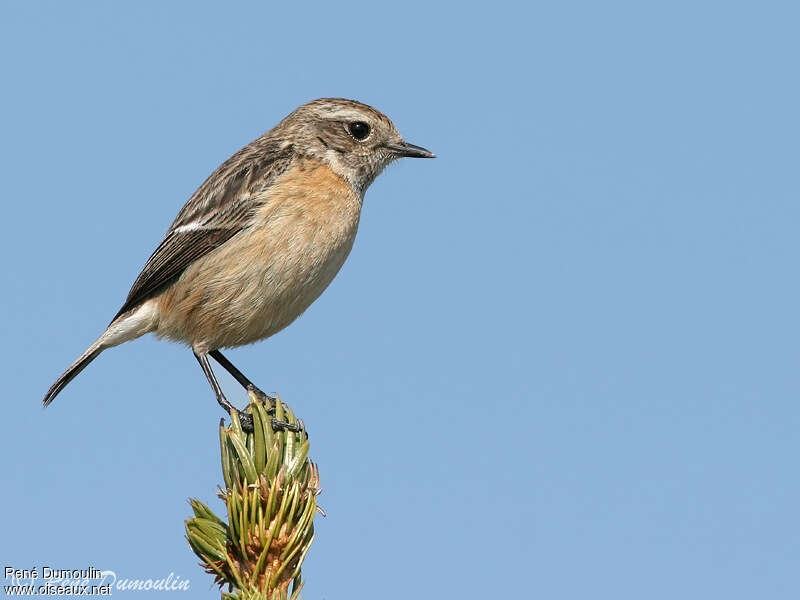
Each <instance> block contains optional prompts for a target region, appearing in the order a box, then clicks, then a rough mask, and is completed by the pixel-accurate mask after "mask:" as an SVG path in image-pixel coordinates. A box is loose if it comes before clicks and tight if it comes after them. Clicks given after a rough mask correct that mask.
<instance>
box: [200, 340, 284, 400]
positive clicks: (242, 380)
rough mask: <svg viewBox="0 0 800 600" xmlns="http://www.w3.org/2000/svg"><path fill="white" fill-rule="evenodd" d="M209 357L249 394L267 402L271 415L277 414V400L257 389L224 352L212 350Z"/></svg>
mask: <svg viewBox="0 0 800 600" xmlns="http://www.w3.org/2000/svg"><path fill="white" fill-rule="evenodd" d="M208 355H209V356H210V357H211V358H213V359H214V360H215V361H217V362H218V363H219V364H220V365H221V366H222V368H223V369H225V370H226V371H227V372H228V373H230V374H231V376H232V377H233V378H234V379H235V380H236V381H238V382H239V385H241V386H242V387H243V388H244V389H245V390H247V392H248V393H252V394H253V395H254V396H255V397H256V398H258V399H259V400H261V401H262V402H267V403H268V404H269V409H268V411H267V412H269V413H273V412H275V401H276V400H275V398H273V397H272V396H269V395H267V394H265V393H264V392H262V391H261V390H260V389H258V387H256V385H255V384H254V383H253V382H252V381H250V380H249V379H248V378H247V376H246V375H245V374H244V373H242V372H241V371H240V370H239V369H237V368H236V367H235V366H234V365H233V363H232V362H231V361H229V360H228V359H227V358H225V357H224V356H223V355H222V352H220V351H219V350H212V351H211V352H209V353H208Z"/></svg>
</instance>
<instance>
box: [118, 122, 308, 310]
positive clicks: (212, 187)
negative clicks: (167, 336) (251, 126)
mask: <svg viewBox="0 0 800 600" xmlns="http://www.w3.org/2000/svg"><path fill="white" fill-rule="evenodd" d="M292 157H293V154H292V149H291V147H289V148H285V149H278V148H276V147H274V146H272V144H270V143H269V140H268V139H265V138H264V137H262V138H259V139H258V140H256V141H255V142H253V143H251V144H250V145H248V146H245V147H244V148H242V149H241V150H240V151H239V152H237V153H236V154H234V155H233V156H232V157H231V158H229V159H228V160H227V161H225V162H224V163H223V164H222V165H220V167H219V168H218V169H217V170H216V171H215V172H214V173H213V174H212V175H211V176H210V177H209V178H208V179H206V181H205V182H204V183H203V185H201V186H200V187H199V188H198V190H197V191H196V192H195V193H194V194H193V195H192V197H191V198H190V199H189V201H188V202H187V203H186V205H185V206H184V207H183V208H182V209H181V211H180V213H178V216H177V217H176V219H175V221H174V222H173V223H172V226H170V228H169V231H168V232H167V235H166V237H165V238H164V240H163V241H162V242H161V243H160V244H159V246H158V248H156V250H155V252H153V254H152V256H151V257H150V258H149V259H148V261H147V263H146V264H145V266H144V268H143V269H142V272H141V273H140V274H139V277H137V278H136V281H135V282H134V284H133V286H132V287H131V291H130V292H129V293H128V297H127V299H126V300H125V304H123V306H122V308H120V310H119V312H118V313H117V314H116V315H115V316H114V319H116V318H117V317H119V316H120V315H121V314H123V313H125V312H127V311H129V310H131V309H132V308H135V307H136V306H138V305H139V304H141V303H142V302H144V301H145V300H147V299H148V298H152V297H153V296H154V295H156V294H158V293H159V292H160V291H161V290H163V289H164V288H165V287H166V286H168V285H169V284H171V283H172V282H173V281H175V280H176V279H177V278H178V277H180V275H181V273H183V271H184V270H186V268H187V267H188V266H189V265H191V264H192V263H193V262H194V261H196V260H197V259H199V258H201V257H202V256H204V255H206V254H208V253H209V252H211V251H212V250H214V249H215V248H218V247H219V246H221V245H222V244H224V243H225V242H227V241H228V240H230V239H231V238H232V237H233V236H235V235H236V234H237V233H239V232H240V231H241V230H242V229H244V228H245V227H246V226H247V225H248V223H249V222H250V219H251V218H252V216H253V214H254V212H255V211H256V210H257V209H258V207H259V203H258V202H257V201H254V199H253V198H254V197H255V196H257V197H263V196H264V194H259V193H258V192H259V191H260V190H263V189H264V188H265V187H267V186H269V185H270V184H271V183H272V181H273V180H274V179H275V178H276V177H277V176H278V175H280V174H281V173H283V172H284V171H285V170H286V169H287V168H288V166H289V163H290V162H291V160H292ZM187 226H191V228H187V229H180V228H182V227H187ZM114 319H112V322H113V320H114Z"/></svg>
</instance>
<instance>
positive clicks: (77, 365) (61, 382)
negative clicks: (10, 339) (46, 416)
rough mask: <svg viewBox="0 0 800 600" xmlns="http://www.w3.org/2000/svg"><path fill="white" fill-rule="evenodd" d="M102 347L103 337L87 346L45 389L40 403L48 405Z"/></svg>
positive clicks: (103, 346)
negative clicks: (47, 388) (48, 387)
mask: <svg viewBox="0 0 800 600" xmlns="http://www.w3.org/2000/svg"><path fill="white" fill-rule="evenodd" d="M104 349H105V345H104V344H103V338H102V337H101V338H100V339H99V340H97V341H96V342H95V343H94V344H92V345H91V346H89V348H88V349H87V350H86V352H84V353H83V354H81V356H80V358H78V360H76V361H75V362H74V363H72V364H71V365H70V366H69V369H67V370H66V371H64V373H63V374H62V375H61V377H59V378H58V379H57V380H56V382H55V383H54V384H53V385H52V386H50V389H49V390H47V393H46V394H45V395H44V399H43V400H42V405H43V406H47V405H49V404H50V403H51V402H52V401H53V400H54V399H55V397H56V396H58V393H59V392H60V391H61V390H63V389H64V388H65V387H66V385H67V384H68V383H69V382H70V381H72V380H73V379H75V377H77V376H78V373H80V372H81V371H83V370H84V369H85V368H86V367H87V365H88V364H89V363H90V362H92V361H93V360H94V359H95V358H97V357H98V356H99V355H100V353H101V352H102V351H103V350H104Z"/></svg>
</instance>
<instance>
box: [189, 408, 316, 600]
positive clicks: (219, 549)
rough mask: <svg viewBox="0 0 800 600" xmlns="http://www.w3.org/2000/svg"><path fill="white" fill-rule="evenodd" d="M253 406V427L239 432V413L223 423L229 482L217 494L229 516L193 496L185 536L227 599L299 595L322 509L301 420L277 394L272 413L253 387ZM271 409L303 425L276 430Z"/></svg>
mask: <svg viewBox="0 0 800 600" xmlns="http://www.w3.org/2000/svg"><path fill="white" fill-rule="evenodd" d="M248 410H249V413H250V414H251V415H252V417H253V433H245V432H243V431H242V428H241V425H240V423H239V418H238V416H237V415H236V413H235V412H234V413H232V414H231V425H230V426H229V427H227V428H226V427H224V426H223V424H220V430H219V439H220V458H221V462H222V477H223V480H224V482H225V489H224V490H222V489H221V490H220V493H219V497H220V498H221V499H222V500H223V502H225V505H226V508H227V516H228V523H225V521H223V520H222V519H220V518H219V517H218V516H217V515H215V514H214V513H213V512H212V511H211V509H210V508H209V507H208V506H206V505H205V504H203V503H202V502H200V501H199V500H195V499H191V500H189V504H190V505H191V507H192V511H193V512H194V517H192V518H190V519H187V521H186V539H187V540H188V542H189V545H190V546H191V548H192V550H193V551H194V553H195V554H196V555H197V556H198V557H200V561H201V562H200V565H201V566H202V567H203V568H204V569H205V570H206V572H208V573H210V574H212V575H214V580H215V582H216V583H218V584H219V585H220V587H223V586H225V585H227V586H229V592H227V593H223V594H222V598H223V600H294V599H296V598H297V597H298V595H299V593H300V589H301V588H302V586H303V582H302V579H301V576H300V568H301V565H302V563H303V559H304V558H305V556H306V553H307V552H308V549H309V548H310V546H311V542H312V541H313V539H314V515H315V514H316V513H317V511H320V509H318V508H317V500H316V498H317V494H319V492H320V489H319V471H318V469H317V467H316V465H315V464H314V463H312V462H311V460H309V459H308V448H309V444H308V439H306V433H305V428H303V424H302V422H300V421H299V420H298V419H297V418H296V417H295V416H294V413H293V412H292V410H291V409H290V408H289V407H288V406H286V405H284V404H283V403H282V402H281V401H280V399H278V400H277V404H276V406H275V409H274V411H273V412H274V415H271V414H270V412H269V410H270V409H269V407H268V406H265V405H264V404H263V403H262V402H261V401H260V400H259V399H258V398H257V397H255V395H253V394H251V395H250V407H249V409H248ZM273 416H274V418H275V419H277V420H279V421H286V422H288V423H292V424H297V425H299V426H300V429H301V430H300V432H298V433H294V432H291V431H286V430H279V431H273V429H272V422H273ZM320 512H321V511H320ZM290 587H291V595H290V591H289V590H290Z"/></svg>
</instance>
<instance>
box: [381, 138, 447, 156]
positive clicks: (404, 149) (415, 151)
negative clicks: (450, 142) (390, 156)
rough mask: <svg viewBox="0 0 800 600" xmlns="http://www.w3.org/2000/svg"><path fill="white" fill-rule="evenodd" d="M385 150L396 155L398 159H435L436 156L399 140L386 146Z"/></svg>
mask: <svg viewBox="0 0 800 600" xmlns="http://www.w3.org/2000/svg"><path fill="white" fill-rule="evenodd" d="M386 149H387V150H389V151H390V152H392V153H394V154H396V155H397V156H398V157H401V156H407V157H409V158H436V155H435V154H434V153H433V152H431V151H430V150H426V149H425V148H423V147H422V146H415V145H414V144H409V143H408V142H404V141H403V140H400V141H399V142H396V143H394V144H386Z"/></svg>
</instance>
